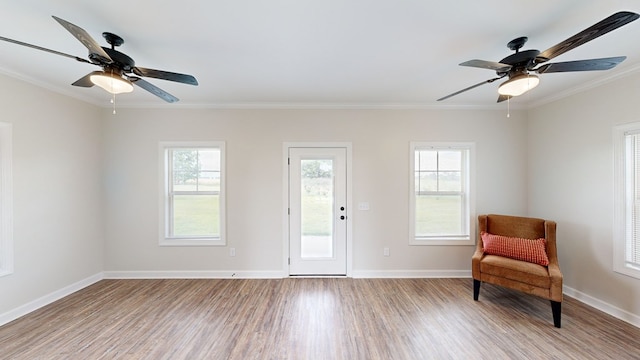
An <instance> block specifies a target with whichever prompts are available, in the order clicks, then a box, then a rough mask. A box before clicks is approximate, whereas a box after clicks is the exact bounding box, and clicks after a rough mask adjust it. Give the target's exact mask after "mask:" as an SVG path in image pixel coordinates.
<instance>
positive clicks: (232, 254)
mask: <svg viewBox="0 0 640 360" xmlns="http://www.w3.org/2000/svg"><path fill="white" fill-rule="evenodd" d="M229 256H236V248H230V249H229Z"/></svg>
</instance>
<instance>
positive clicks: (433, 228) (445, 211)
mask: <svg viewBox="0 0 640 360" xmlns="http://www.w3.org/2000/svg"><path fill="white" fill-rule="evenodd" d="M460 201H461V200H460V197H459V196H439V197H432V196H416V229H415V231H416V235H417V236H425V235H433V234H439V235H458V234H461V233H462V229H461V224H460V219H461V217H462V215H461V214H462V213H461V212H462V209H461V204H460Z"/></svg>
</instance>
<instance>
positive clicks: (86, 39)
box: [53, 16, 113, 64]
mask: <svg viewBox="0 0 640 360" xmlns="http://www.w3.org/2000/svg"><path fill="white" fill-rule="evenodd" d="M53 18H54V19H55V20H56V21H57V22H58V23H60V25H62V26H63V27H64V28H65V29H67V31H69V32H70V33H71V35H73V36H75V38H76V39H78V40H80V42H81V43H82V45H84V46H85V47H86V48H87V49H89V59H90V60H94V59H96V63H98V64H111V63H112V62H113V60H112V59H111V57H109V54H107V53H106V52H105V51H104V49H102V47H100V45H99V44H98V43H97V42H96V41H95V40H94V39H93V38H92V37H91V35H89V34H88V33H87V32H86V31H85V30H84V29H83V28H81V27H79V26H77V25H74V24H72V23H70V22H68V21H66V20H63V19H60V18H59V17H57V16H53Z"/></svg>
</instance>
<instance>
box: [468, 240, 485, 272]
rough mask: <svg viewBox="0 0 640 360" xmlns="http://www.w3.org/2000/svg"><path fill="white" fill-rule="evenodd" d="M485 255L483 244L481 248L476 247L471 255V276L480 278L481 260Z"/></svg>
mask: <svg viewBox="0 0 640 360" xmlns="http://www.w3.org/2000/svg"><path fill="white" fill-rule="evenodd" d="M483 256H484V250H483V249H482V245H481V246H480V247H479V248H476V251H475V252H474V253H473V256H472V257H471V276H472V277H473V278H474V279H476V280H480V261H481V260H482V257H483Z"/></svg>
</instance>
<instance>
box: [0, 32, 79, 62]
mask: <svg viewBox="0 0 640 360" xmlns="http://www.w3.org/2000/svg"><path fill="white" fill-rule="evenodd" d="M0 40H2V41H6V42H10V43H12V44H16V45H22V46H26V47H29V48H32V49H36V50H41V51H46V52H49V53H52V54H56V55H60V56H65V57H68V58H71V59H75V60H78V61H80V62H85V63H91V61H89V60H85V59H83V58H81V57H77V56H75V55H70V54H65V53H63V52H60V51H57V50H51V49H47V48H45V47H42V46H38V45H33V44H29V43H26V42H22V41H18V40H13V39H9V38H6V37H3V36H0Z"/></svg>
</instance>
